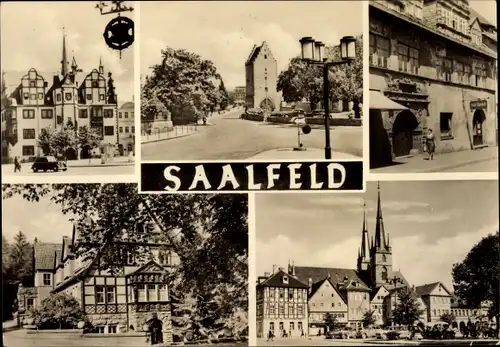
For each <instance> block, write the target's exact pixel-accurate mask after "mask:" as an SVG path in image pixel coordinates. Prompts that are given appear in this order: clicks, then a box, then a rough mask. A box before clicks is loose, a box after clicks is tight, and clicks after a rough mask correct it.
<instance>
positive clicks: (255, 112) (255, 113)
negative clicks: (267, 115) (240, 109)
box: [241, 108, 264, 122]
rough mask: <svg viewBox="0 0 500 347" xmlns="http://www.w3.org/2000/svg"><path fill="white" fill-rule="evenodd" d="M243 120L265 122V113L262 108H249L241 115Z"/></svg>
mask: <svg viewBox="0 0 500 347" xmlns="http://www.w3.org/2000/svg"><path fill="white" fill-rule="evenodd" d="M241 118H242V119H246V120H253V121H257V122H262V121H264V111H263V110H262V109H260V108H249V109H248V110H246V111H245V113H243V114H242V115H241Z"/></svg>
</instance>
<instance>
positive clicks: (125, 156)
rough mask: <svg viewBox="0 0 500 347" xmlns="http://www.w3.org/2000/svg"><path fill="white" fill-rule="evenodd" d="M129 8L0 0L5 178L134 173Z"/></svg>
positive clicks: (110, 3) (112, 3)
mask: <svg viewBox="0 0 500 347" xmlns="http://www.w3.org/2000/svg"><path fill="white" fill-rule="evenodd" d="M133 10H134V2H132V1H130V2H129V1H108V2H98V1H96V2H60V1H58V2H45V1H44V2H42V1H37V2H3V3H2V6H1V23H2V24H1V29H2V30H1V32H2V34H1V45H2V49H1V51H2V53H1V59H2V88H1V101H2V102H1V105H2V109H1V112H2V177H3V178H4V180H10V179H14V180H15V181H16V182H18V181H19V177H29V179H32V178H33V177H36V179H42V180H43V179H44V178H43V176H45V177H52V176H56V177H57V176H66V177H69V176H71V177H73V176H79V177H82V176H83V177H89V176H94V175H99V176H103V175H133V174H134V172H135V169H134V162H135V159H134V158H135V149H134V147H135V123H134V119H135V117H134V50H133V47H134V46H133V42H134V30H135V29H134V22H133V18H134V12H133ZM14 177H15V178H14ZM23 182H24V181H23ZM44 182H45V181H44Z"/></svg>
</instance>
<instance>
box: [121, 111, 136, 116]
mask: <svg viewBox="0 0 500 347" xmlns="http://www.w3.org/2000/svg"><path fill="white" fill-rule="evenodd" d="M118 118H128V112H118ZM130 118H134V111H131V112H130Z"/></svg>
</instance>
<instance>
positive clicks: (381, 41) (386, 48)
mask: <svg viewBox="0 0 500 347" xmlns="http://www.w3.org/2000/svg"><path fill="white" fill-rule="evenodd" d="M375 54H376V60H375V56H374V55H375ZM390 56H391V42H390V40H389V39H388V38H386V37H383V36H380V35H375V34H370V64H372V65H377V66H380V67H384V68H388V67H389V66H388V60H389V57H390ZM397 56H398V70H399V71H402V72H407V73H412V74H418V72H419V68H420V51H419V50H418V49H417V48H414V47H410V46H407V45H405V44H403V43H397ZM438 59H439V61H438V63H437V78H438V79H440V80H444V81H447V82H456V83H462V84H472V85H475V86H476V87H486V77H488V68H487V67H486V66H485V65H484V64H482V65H481V64H476V66H475V67H474V71H472V70H473V69H472V66H471V65H470V64H465V63H463V62H459V61H454V60H453V59H450V58H444V57H441V58H438ZM454 72H455V73H456V80H453V73H454ZM473 75H475V78H474V79H472V78H471V77H472V76H473Z"/></svg>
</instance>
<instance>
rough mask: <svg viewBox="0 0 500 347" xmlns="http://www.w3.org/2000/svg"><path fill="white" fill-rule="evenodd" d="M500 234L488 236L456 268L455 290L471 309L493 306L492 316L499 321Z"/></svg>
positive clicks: (453, 271)
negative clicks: (485, 305)
mask: <svg viewBox="0 0 500 347" xmlns="http://www.w3.org/2000/svg"><path fill="white" fill-rule="evenodd" d="M499 254H500V249H499V235H498V232H497V233H496V235H488V236H486V237H484V238H483V239H482V240H481V241H479V242H478V243H477V244H476V245H474V247H472V249H471V250H470V251H469V253H468V254H467V256H466V257H465V259H464V260H463V261H462V262H461V263H457V264H454V265H453V269H452V276H453V288H454V292H455V294H456V295H457V296H458V297H459V298H461V299H462V300H463V301H464V302H465V304H466V306H467V307H468V308H477V307H480V305H481V304H482V303H484V302H485V301H489V302H491V303H492V305H491V306H490V309H489V312H488V314H489V317H490V318H493V317H496V319H497V334H498V323H499V322H498V304H499V303H498V298H499V294H500V293H499V285H498V283H499V281H500V266H499Z"/></svg>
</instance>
